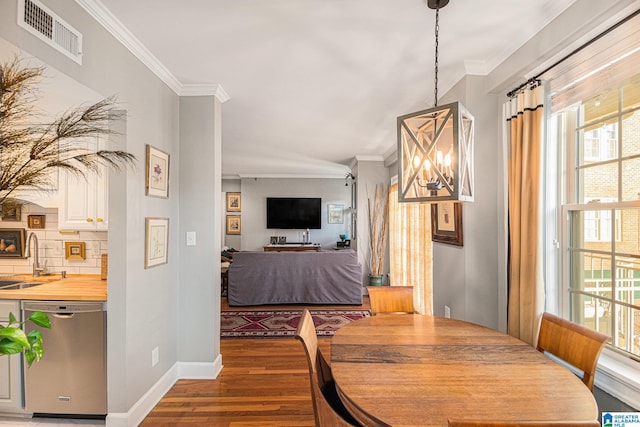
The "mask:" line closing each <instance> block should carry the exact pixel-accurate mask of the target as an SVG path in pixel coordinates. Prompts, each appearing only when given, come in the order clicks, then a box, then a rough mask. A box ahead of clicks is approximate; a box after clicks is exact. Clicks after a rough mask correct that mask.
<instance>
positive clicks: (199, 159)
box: [172, 96, 222, 376]
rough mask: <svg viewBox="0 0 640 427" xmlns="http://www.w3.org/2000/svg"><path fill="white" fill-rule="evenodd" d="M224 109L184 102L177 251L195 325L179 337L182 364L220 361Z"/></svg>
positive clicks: (195, 99)
mask: <svg viewBox="0 0 640 427" xmlns="http://www.w3.org/2000/svg"><path fill="white" fill-rule="evenodd" d="M221 108H222V104H221V103H220V101H218V100H217V99H216V98H215V97H213V96H192V97H182V98H181V99H180V144H181V146H180V159H179V162H180V169H179V170H180V184H179V185H180V186H179V194H180V222H179V225H178V228H179V234H178V239H179V240H178V241H176V242H175V247H180V248H181V250H180V251H179V252H178V256H179V257H180V260H179V269H180V275H179V276H180V280H179V318H180V319H183V320H184V321H185V322H184V323H185V324H187V325H189V329H188V333H186V331H185V330H180V331H179V333H178V359H179V360H180V361H182V362H200V363H203V362H207V363H213V362H214V360H215V359H216V358H217V357H218V356H219V355H220V339H219V337H220V280H219V278H220V262H219V261H218V260H219V259H220V240H221V239H220V233H221V231H220V227H219V226H218V225H219V224H220V218H221V213H220V209H219V203H220V202H219V195H220V192H221V168H222V166H221V155H220V152H221V150H222V141H221V133H220V130H221ZM187 232H192V233H195V235H196V245H195V246H185V242H186V233H187ZM172 246H174V245H172ZM216 278H217V280H216ZM203 313H206V315H205V316H203ZM211 374H212V376H213V372H211Z"/></svg>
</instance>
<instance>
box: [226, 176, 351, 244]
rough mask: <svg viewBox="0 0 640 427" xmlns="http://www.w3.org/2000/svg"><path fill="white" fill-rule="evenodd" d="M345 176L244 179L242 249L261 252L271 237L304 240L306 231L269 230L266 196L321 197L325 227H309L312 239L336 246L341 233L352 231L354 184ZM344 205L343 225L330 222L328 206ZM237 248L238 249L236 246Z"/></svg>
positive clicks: (291, 240) (296, 240) (323, 225)
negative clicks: (351, 206) (336, 177)
mask: <svg viewBox="0 0 640 427" xmlns="http://www.w3.org/2000/svg"><path fill="white" fill-rule="evenodd" d="M344 184H345V180H344V179H331V178H299V179H293V178H244V179H242V224H241V231H242V243H241V246H242V250H246V251H261V250H263V246H264V245H267V244H269V237H270V236H286V237H287V241H289V242H301V241H302V231H303V230H274V229H267V197H320V198H322V229H320V230H310V239H311V241H312V242H313V243H319V244H320V245H321V246H322V247H323V248H325V249H328V248H331V247H334V246H336V242H337V241H338V240H340V237H339V235H340V234H343V233H344V234H351V231H350V226H349V225H350V223H351V218H350V213H348V212H346V210H347V208H348V207H349V206H350V204H351V187H350V186H345V185H344ZM329 203H333V204H341V205H343V206H344V208H345V215H344V222H343V224H328V223H327V205H328V204H329ZM236 249H237V248H236Z"/></svg>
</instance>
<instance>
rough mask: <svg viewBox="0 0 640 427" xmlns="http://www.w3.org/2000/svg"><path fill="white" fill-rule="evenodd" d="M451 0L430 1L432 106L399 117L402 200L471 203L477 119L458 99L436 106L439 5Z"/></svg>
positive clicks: (399, 173) (400, 187)
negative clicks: (432, 17)
mask: <svg viewBox="0 0 640 427" xmlns="http://www.w3.org/2000/svg"><path fill="white" fill-rule="evenodd" d="M448 3H449V0H428V1H427V5H428V6H429V8H430V9H435V11H436V25H435V36H436V49H435V88H434V97H435V100H434V107H433V108H429V109H427V110H422V111H418V112H415V113H411V114H406V115H404V116H400V117H398V185H399V188H398V190H399V191H398V201H399V202H400V203H403V202H437V201H443V200H461V201H467V202H472V201H473V197H474V190H473V140H474V133H473V123H474V119H473V116H472V115H471V114H469V111H467V109H466V108H465V107H464V106H463V105H462V104H461V103H459V102H453V103H451V104H446V105H442V106H438V35H439V32H440V27H439V15H440V9H441V8H443V7H444V6H446V5H447V4H448Z"/></svg>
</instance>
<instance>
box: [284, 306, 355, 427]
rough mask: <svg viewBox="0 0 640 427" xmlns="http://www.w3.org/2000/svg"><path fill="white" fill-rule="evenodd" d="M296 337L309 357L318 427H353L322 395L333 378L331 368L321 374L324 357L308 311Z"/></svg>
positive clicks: (304, 312) (305, 312) (312, 396)
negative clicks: (321, 355) (329, 380)
mask: <svg viewBox="0 0 640 427" xmlns="http://www.w3.org/2000/svg"><path fill="white" fill-rule="evenodd" d="M295 337H296V339H297V340H298V341H300V342H301V343H302V346H303V347H304V351H305V354H306V356H307V364H308V365H309V380H310V381H311V400H312V401H313V412H314V415H315V420H316V426H317V427H321V426H322V427H325V426H327V427H347V426H351V425H352V424H349V423H348V422H346V421H345V420H344V419H343V418H342V417H341V416H340V415H339V414H338V413H337V412H335V411H334V410H333V408H332V407H331V405H330V404H329V402H327V400H326V399H325V397H324V395H323V393H322V387H323V386H324V385H325V383H326V382H327V381H328V379H327V377H329V378H332V377H331V371H330V368H328V367H325V368H324V369H325V370H326V369H329V371H328V372H326V371H325V372H321V371H320V370H319V365H320V364H321V363H322V357H320V353H319V352H318V337H317V335H316V327H315V325H314V324H313V318H312V317H311V313H310V312H309V310H308V309H305V310H304V311H303V312H302V318H301V319H300V323H299V324H298V328H297V330H296V334H295Z"/></svg>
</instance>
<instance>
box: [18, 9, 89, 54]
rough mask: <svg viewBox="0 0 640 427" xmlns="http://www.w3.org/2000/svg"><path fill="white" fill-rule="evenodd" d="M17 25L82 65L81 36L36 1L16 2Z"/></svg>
mask: <svg viewBox="0 0 640 427" xmlns="http://www.w3.org/2000/svg"><path fill="white" fill-rule="evenodd" d="M18 25H20V26H21V27H22V28H24V29H25V30H27V31H29V32H30V33H31V34H33V35H35V36H37V37H38V38H40V39H41V40H43V41H44V42H45V43H47V44H49V45H50V46H53V47H54V48H55V49H56V50H58V51H60V52H62V53H63V54H65V55H66V56H68V57H69V58H71V59H73V60H74V61H75V62H77V63H78V64H81V65H82V34H80V32H78V31H77V30H76V29H75V28H73V27H72V26H71V25H69V24H67V23H66V22H65V21H64V20H62V19H61V18H60V17H59V16H58V15H56V14H55V13H53V12H52V11H51V10H50V9H48V8H47V7H46V6H44V5H43V4H42V3H40V2H39V1H38V0H18Z"/></svg>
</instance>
